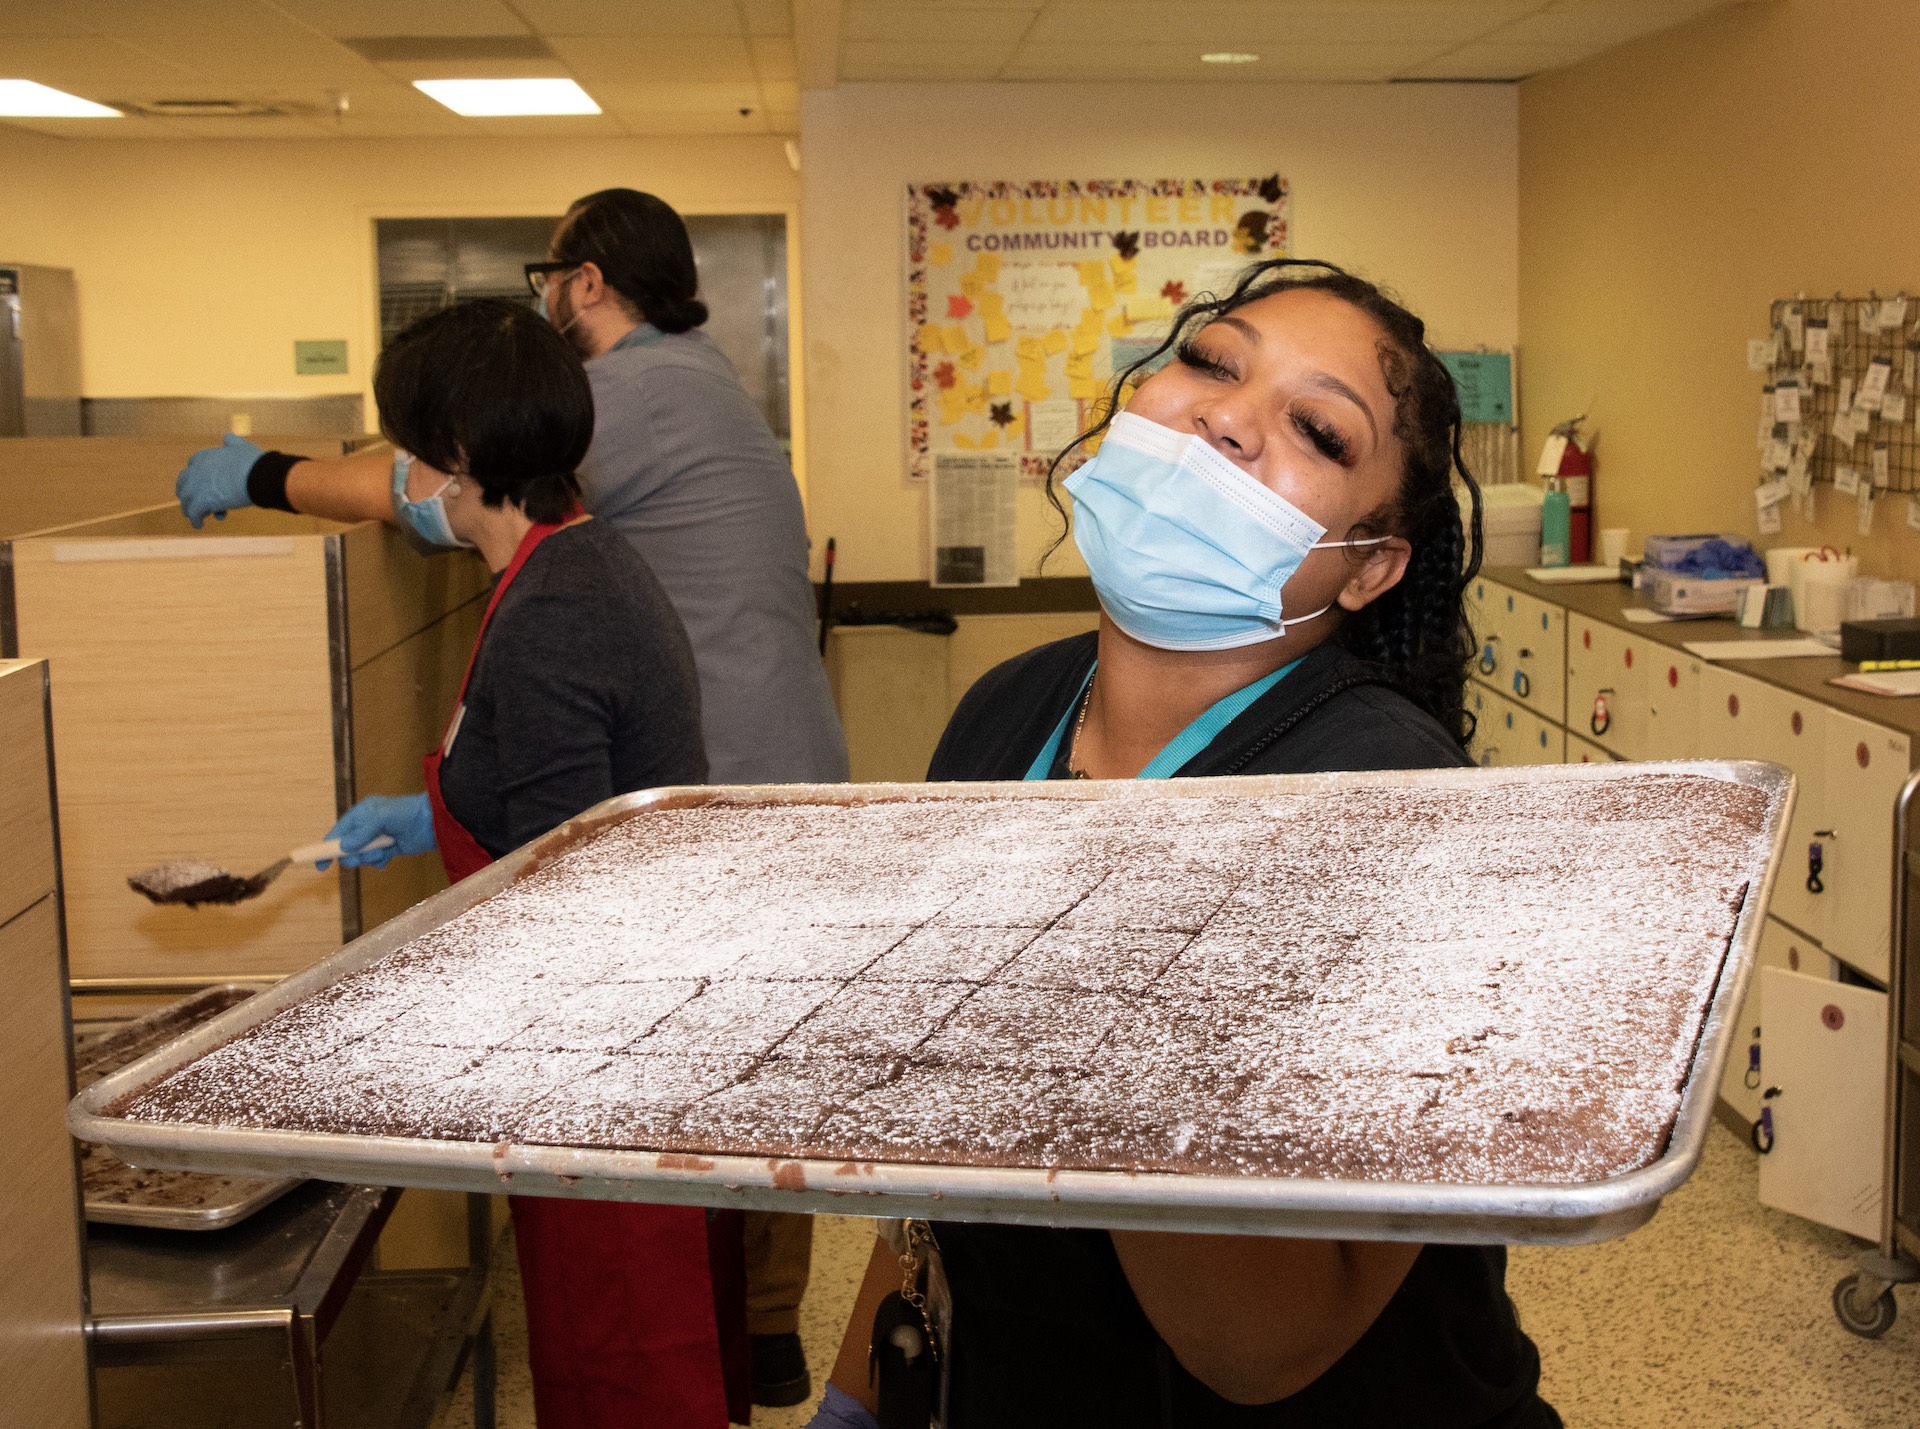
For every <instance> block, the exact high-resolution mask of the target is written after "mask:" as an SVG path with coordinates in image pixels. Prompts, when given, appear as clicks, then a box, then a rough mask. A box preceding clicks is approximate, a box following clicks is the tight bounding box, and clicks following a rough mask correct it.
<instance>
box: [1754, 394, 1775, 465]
mask: <svg viewBox="0 0 1920 1429" xmlns="http://www.w3.org/2000/svg"><path fill="white" fill-rule="evenodd" d="M1754 440H1755V441H1756V442H1757V443H1758V444H1759V445H1760V446H1761V447H1762V448H1763V449H1764V448H1765V446H1766V445H1767V443H1768V442H1770V441H1772V440H1773V384H1772V383H1771V382H1769V383H1768V384H1767V385H1766V386H1765V387H1763V388H1761V389H1760V429H1759V431H1758V432H1757V433H1756V434H1755V436H1754Z"/></svg>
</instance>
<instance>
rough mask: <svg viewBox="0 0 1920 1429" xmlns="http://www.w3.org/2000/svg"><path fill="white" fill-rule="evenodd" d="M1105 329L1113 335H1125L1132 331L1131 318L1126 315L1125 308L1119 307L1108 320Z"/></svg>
mask: <svg viewBox="0 0 1920 1429" xmlns="http://www.w3.org/2000/svg"><path fill="white" fill-rule="evenodd" d="M1107 331H1108V332H1110V333H1112V334H1113V335H1114V336H1115V337H1125V336H1126V335H1127V334H1128V333H1130V332H1132V331H1133V319H1132V318H1131V317H1129V316H1128V315H1127V310H1126V309H1125V308H1122V309H1120V311H1119V312H1117V313H1115V314H1114V315H1113V317H1112V318H1110V319H1109V320H1108V322H1107Z"/></svg>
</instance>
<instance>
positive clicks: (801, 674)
mask: <svg viewBox="0 0 1920 1429" xmlns="http://www.w3.org/2000/svg"><path fill="white" fill-rule="evenodd" d="M527 278H528V282H529V285H530V286H531V287H532V288H533V291H534V292H535V294H536V295H537V296H538V298H539V301H540V309H541V311H542V312H543V313H544V314H545V315H546V317H547V319H548V321H550V322H551V323H552V324H553V325H554V327H555V328H557V329H558V330H559V331H560V332H561V333H563V334H564V335H566V337H567V338H568V339H569V340H570V341H571V342H572V343H573V345H574V348H575V350H576V351H578V352H579V354H580V356H581V357H582V358H583V359H584V360H585V363H586V370H587V377H588V380H589V381H590V382H591V384H592V387H593V404H594V436H593V446H592V448H591V449H590V450H589V451H588V453H587V459H586V462H585V463H584V464H583V465H582V466H581V468H580V473H579V475H580V479H581V485H582V489H583V499H584V502H585V505H586V508H587V510H588V511H590V512H591V513H593V515H594V516H595V517H597V518H599V519H601V520H604V521H606V522H608V523H609V524H611V525H612V526H614V527H616V528H618V530H619V531H620V533H621V534H622V535H624V536H625V537H626V538H627V539H628V540H629V541H631V542H632V543H633V546H634V548H635V549H636V550H637V551H638V552H639V553H640V555H641V556H642V557H643V558H645V560H646V562H647V564H648V565H649V566H651V567H652V568H653V572H654V574H655V576H657V577H658V578H659V581H660V584H661V586H662V587H664V588H665V590H666V593H667V598H668V599H669V601H671V602H672V605H673V608H674V610H675V611H676V613H678V615H679V617H680V620H681V623H682V624H683V625H685V626H686V630H687V636H688V639H689V641H690V642H691V644H692V646H693V658H694V664H695V667H696V668H697V670H698V672H699V678H700V707H701V732H702V735H703V737H704V741H705V744H706V751H707V763H708V766H709V770H710V775H709V777H710V778H711V779H712V781H713V782H714V783H716V784H759V783H792V782H827V783H834V782H839V781H843V780H845V779H846V778H847V749H846V741H845V739H844V737H843V736H842V734H841V731H840V723H839V719H838V717H837V715H836V713H835V711H834V707H833V700H832V697H831V695H830V694H829V692H828V689H827V679H826V673H825V671H824V669H823V668H822V666H821V663H820V658H819V655H818V653H817V647H816V643H815V641H816V636H815V625H814V608H813V593H812V586H811V584H810V583H809V581H808V576H807V532H806V523H805V518H804V515H803V512H802V510H801V506H800V492H799V489H798V487H797V486H796V485H795V483H794V479H793V473H792V472H791V470H790V469H789V468H788V465H787V461H786V457H785V455H784V453H782V451H781V450H780V444H779V443H778V441H776V440H775V438H774V436H773V433H772V432H771V431H770V430H769V429H768V427H767V424H766V420H765V418H764V417H762V416H761V414H760V410H759V408H758V407H756V406H755V405H754V403H753V400H752V399H751V398H750V397H748V395H747V393H746V391H745V390H744V389H743V388H742V387H741V386H740V383H739V380H738V379H737V378H736V377H735V375H734V372H733V369H732V367H731V366H730V365H729V364H728V362H727V360H726V358H725V357H724V356H722V355H721V353H720V350H719V349H718V348H717V347H715V346H714V344H713V343H712V341H711V340H709V339H708V338H707V336H706V335H705V334H704V333H702V332H700V331H699V328H700V325H701V324H702V323H704V322H705V321H706V316H707V310H706V307H705V305H704V304H703V303H701V301H700V300H699V298H698V296H697V295H696V288H697V274H696V272H695V269H694V263H693V247H692V244H691V243H690V242H689V240H688V238H687V230H686V224H685V223H684V222H683V221H682V220H681V218H680V215H679V214H677V213H675V212H674V210H673V209H672V208H671V207H669V206H668V205H667V204H666V203H664V202H662V201H661V200H660V199H658V198H655V197H653V196H652V195H651V194H643V193H638V192H635V191H634V190H632V189H605V190H602V191H601V192H599V193H594V194H589V195H588V196H587V197H586V198H583V199H581V200H579V201H578V202H577V203H575V204H574V205H573V207H572V208H570V209H569V210H568V211H567V215H566V217H565V218H563V219H562V220H561V221H560V225H559V227H558V228H557V229H555V231H554V235H553V240H552V242H551V244H550V245H549V247H548V250H547V257H546V260H545V261H543V262H540V263H533V264H529V265H528V268H527ZM392 464H393V463H392V456H391V454H390V453H387V452H368V453H362V454H359V455H355V456H351V457H344V458H340V459H338V460H333V461H308V460H300V459H297V458H293V457H287V456H283V455H282V454H280V453H277V452H262V451H261V450H260V449H259V448H258V447H255V446H254V445H253V444H252V443H250V442H247V441H244V440H243V439H241V438H239V437H228V438H227V439H226V441H225V443H224V444H223V445H221V446H219V447H213V448H209V449H208V450H206V451H202V452H196V453H195V454H194V456H193V457H192V458H191V459H190V460H189V461H188V463H187V466H186V469H185V470H184V471H182V472H181V473H180V477H179V480H178V481H177V482H176V483H175V494H176V495H177V496H178V497H179V499H180V505H181V509H182V510H183V511H184V512H185V513H186V515H187V517H188V518H189V519H190V520H191V521H192V522H193V524H194V525H195V526H198V525H200V523H201V522H202V521H204V520H205V519H206V518H207V517H208V516H210V515H220V514H224V513H225V512H226V511H228V510H231V509H233V508H235V507H239V506H247V505H256V506H265V507H272V508H276V509H279V510H283V511H298V512H303V513H306V514H308V515H314V516H325V517H331V518H333V519H335V520H341V521H365V520H383V521H389V522H392V521H394V519H395V517H394V508H393V505H392V502H393V492H392V480H391V471H392ZM811 1234H812V1222H811V1221H810V1220H809V1219H808V1218H806V1217H803V1216H792V1215H775V1214H763V1213H753V1214H749V1216H748V1217H747V1307H748V1329H749V1331H750V1332H751V1333H752V1335H753V1351H754V1366H753V1369H754V1375H753V1378H754V1398H755V1400H756V1401H757V1402H759V1403H763V1404H790V1403H798V1402H799V1401H801V1400H803V1399H805V1398H806V1396H807V1394H808V1393H809V1388H810V1386H809V1379H808V1374H807V1367H806V1362H805V1359H804V1357H803V1356H802V1354H801V1351H800V1343H799V1337H798V1335H797V1333H796V1331H797V1329H798V1308H799V1303H800V1298H801V1295H802V1294H803V1293H804V1291H805V1289H806V1283H807V1274H808V1262H809V1259H810V1243H811Z"/></svg>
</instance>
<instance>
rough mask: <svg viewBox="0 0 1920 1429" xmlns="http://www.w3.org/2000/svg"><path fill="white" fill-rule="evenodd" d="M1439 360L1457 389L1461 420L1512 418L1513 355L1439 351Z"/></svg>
mask: <svg viewBox="0 0 1920 1429" xmlns="http://www.w3.org/2000/svg"><path fill="white" fill-rule="evenodd" d="M1440 360H1441V361H1442V362H1444V363H1446V365H1447V371H1449V372H1451V373H1452V374H1453V385H1454V386H1455V387H1457V388H1459V389H1460V419H1461V420H1462V421H1464V422H1506V423H1509V424H1511V423H1512V421H1513V357H1512V354H1510V353H1505V352H1443V353H1441V354H1440Z"/></svg>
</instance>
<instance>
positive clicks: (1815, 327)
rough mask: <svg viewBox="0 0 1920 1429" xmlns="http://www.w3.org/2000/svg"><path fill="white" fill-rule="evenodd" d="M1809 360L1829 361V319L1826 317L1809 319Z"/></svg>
mask: <svg viewBox="0 0 1920 1429" xmlns="http://www.w3.org/2000/svg"><path fill="white" fill-rule="evenodd" d="M1807 361H1808V362H1814V363H1819V362H1825V361H1827V320H1826V319H1825V318H1808V319H1807Z"/></svg>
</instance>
